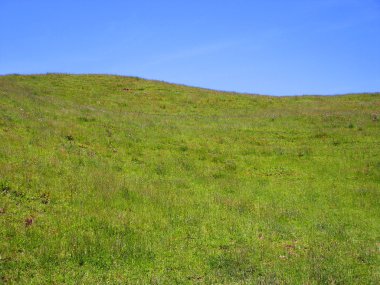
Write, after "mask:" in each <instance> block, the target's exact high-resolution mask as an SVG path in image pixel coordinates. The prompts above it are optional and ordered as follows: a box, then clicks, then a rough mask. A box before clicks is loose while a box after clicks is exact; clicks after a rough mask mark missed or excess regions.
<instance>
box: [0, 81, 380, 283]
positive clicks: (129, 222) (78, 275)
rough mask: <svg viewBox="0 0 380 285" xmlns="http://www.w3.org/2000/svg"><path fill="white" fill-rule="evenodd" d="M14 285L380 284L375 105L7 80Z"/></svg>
mask: <svg viewBox="0 0 380 285" xmlns="http://www.w3.org/2000/svg"><path fill="white" fill-rule="evenodd" d="M0 192H1V193H0V274H1V280H2V282H3V283H5V284H7V283H9V284H51V283H54V284H62V283H78V284H104V283H106V282H109V283H111V284H118V283H120V284H195V283H200V284H379V283H380V273H379V266H380V264H379V246H380V224H379V220H380V204H379V201H380V94H364V95H346V96H334V97H312V96H308V97H281V98H276V97H269V96H248V95H239V94H233V93H221V92H216V91H212V90H204V89H197V88H190V87H185V86H178V85H170V84H166V83H162V82H155V81H146V80H142V79H138V78H129V77H117V76H101V75H80V76H74V75H60V74H50V75H38V76H17V75H10V76H1V77H0Z"/></svg>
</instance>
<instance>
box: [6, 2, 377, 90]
mask: <svg viewBox="0 0 380 285" xmlns="http://www.w3.org/2000/svg"><path fill="white" fill-rule="evenodd" d="M0 27H1V28H0V74H8V73H46V72H65V73H107V74H109V73H110V74H120V75H132V76H139V77H144V78H149V79H158V80H165V81H169V82H174V83H183V84H187V85H193V86H200V87H206V88H212V89H218V90H229V91H240V92H250V93H261V94H272V95H293V94H294V95H295V94H336V93H347V92H374V91H380V0H265V1H264V0H262V1H256V0H176V1H174V0H171V1H170V0H167V1H165V0H151V1H144V0H139V1H138V0H135V1H132V0H131V1H130V0H125V1H117V0H102V1H97V0H91V1H90V0H88V1H84V0H83V1H81V0H59V1H58V0H57V1H51V0H50V1H48V0H33V1H32V0H24V1H23V0H0Z"/></svg>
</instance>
